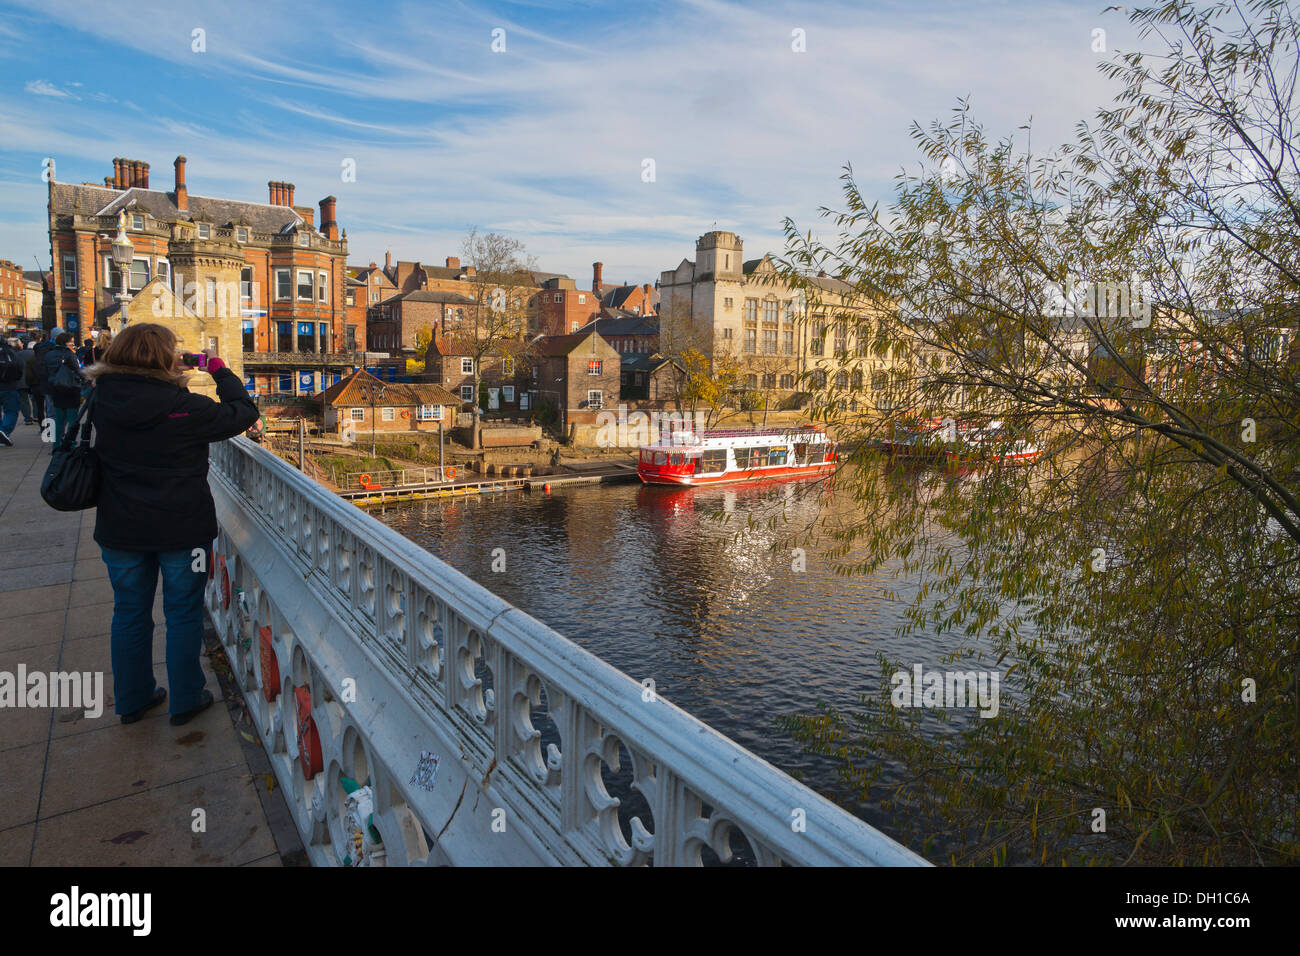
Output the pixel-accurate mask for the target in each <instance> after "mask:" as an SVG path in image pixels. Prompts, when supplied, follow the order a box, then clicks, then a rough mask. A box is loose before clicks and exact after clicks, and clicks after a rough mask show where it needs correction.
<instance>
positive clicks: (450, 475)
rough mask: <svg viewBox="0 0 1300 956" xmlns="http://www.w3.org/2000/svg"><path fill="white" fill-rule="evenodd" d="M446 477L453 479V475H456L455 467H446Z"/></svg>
mask: <svg viewBox="0 0 1300 956" xmlns="http://www.w3.org/2000/svg"><path fill="white" fill-rule="evenodd" d="M447 477H448V478H451V479H455V477H456V469H455V468H448V469H447Z"/></svg>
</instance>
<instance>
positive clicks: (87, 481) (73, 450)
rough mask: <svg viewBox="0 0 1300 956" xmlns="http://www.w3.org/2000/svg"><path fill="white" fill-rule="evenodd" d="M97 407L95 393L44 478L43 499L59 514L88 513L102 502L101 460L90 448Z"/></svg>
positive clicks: (82, 407)
mask: <svg viewBox="0 0 1300 956" xmlns="http://www.w3.org/2000/svg"><path fill="white" fill-rule="evenodd" d="M94 404H95V392H94V390H92V391H91V393H90V398H89V399H88V400H87V401H86V403H85V404H84V405H82V406H81V411H79V412H78V413H77V417H76V418H75V419H73V421H72V424H71V425H69V426H68V430H67V431H66V432H65V433H64V435H63V440H62V441H61V442H59V444H58V447H57V448H55V449H54V455H53V457H52V459H51V461H50V466H49V467H48V468H46V469H45V477H44V478H42V479H41V497H42V498H44V499H45V503H46V504H47V505H49V506H50V507H51V508H53V509H54V510H55V511H84V510H85V509H87V508H93V507H95V505H96V504H97V503H98V502H99V457H98V456H97V455H96V454H95V449H93V448H91V447H90V430H91V419H90V410H91V407H92V406H93V405H94ZM82 419H85V421H84V423H83V421H82ZM78 431H80V435H78Z"/></svg>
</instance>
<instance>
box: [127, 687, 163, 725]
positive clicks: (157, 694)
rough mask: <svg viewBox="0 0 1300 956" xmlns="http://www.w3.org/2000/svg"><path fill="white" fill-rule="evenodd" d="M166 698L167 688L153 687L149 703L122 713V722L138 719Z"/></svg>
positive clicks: (131, 721) (133, 721)
mask: <svg viewBox="0 0 1300 956" xmlns="http://www.w3.org/2000/svg"><path fill="white" fill-rule="evenodd" d="M166 699H167V688H166V687H155V688H154V689H153V696H152V697H150V698H149V703H147V704H145V705H144V706H143V707H141V708H140V709H139V710H133V711H131V713H129V714H123V715H122V717H121V720H122V723H124V724H134V723H135V722H136V721H137V720H139V719H140V718H141V717H143V716H144V715H145V714H146V713H148V712H149V711H151V710H153V709H154V708H155V707H157V706H158V705H159V704H161V703H162V702H163V701H165V700H166Z"/></svg>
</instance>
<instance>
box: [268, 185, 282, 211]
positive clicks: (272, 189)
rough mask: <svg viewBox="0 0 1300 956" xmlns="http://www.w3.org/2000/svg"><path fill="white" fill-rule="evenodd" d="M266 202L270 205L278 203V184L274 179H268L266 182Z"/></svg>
mask: <svg viewBox="0 0 1300 956" xmlns="http://www.w3.org/2000/svg"><path fill="white" fill-rule="evenodd" d="M266 194H267V202H269V203H270V204H271V205H272V206H278V205H280V184H279V183H277V182H276V181H275V180H274V179H272V180H269V181H268V182H267V184H266Z"/></svg>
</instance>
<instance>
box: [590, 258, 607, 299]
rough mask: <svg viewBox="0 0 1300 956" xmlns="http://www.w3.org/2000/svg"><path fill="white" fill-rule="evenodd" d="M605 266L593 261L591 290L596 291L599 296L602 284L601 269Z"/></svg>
mask: <svg viewBox="0 0 1300 956" xmlns="http://www.w3.org/2000/svg"><path fill="white" fill-rule="evenodd" d="M603 268H604V264H603V263H600V262H593V263H592V264H591V291H592V292H594V293H596V295H598V296H599V295H600V286H601V281H600V270H601V269H603Z"/></svg>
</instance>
